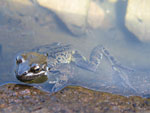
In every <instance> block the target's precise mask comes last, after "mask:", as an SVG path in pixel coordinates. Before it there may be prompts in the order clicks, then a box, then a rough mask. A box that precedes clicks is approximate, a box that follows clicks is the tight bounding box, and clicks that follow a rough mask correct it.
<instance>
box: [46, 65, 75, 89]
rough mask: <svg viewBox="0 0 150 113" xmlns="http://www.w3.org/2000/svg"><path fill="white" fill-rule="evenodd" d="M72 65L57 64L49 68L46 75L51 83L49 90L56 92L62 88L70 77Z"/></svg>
mask: <svg viewBox="0 0 150 113" xmlns="http://www.w3.org/2000/svg"><path fill="white" fill-rule="evenodd" d="M72 71H73V70H72V67H71V66H69V65H67V64H61V65H57V66H56V67H55V69H52V70H50V74H49V77H48V80H49V84H53V87H52V89H50V90H51V92H57V91H59V90H60V89H62V88H64V87H65V86H66V85H67V83H68V80H69V78H71V77H72Z"/></svg>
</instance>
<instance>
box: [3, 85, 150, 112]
mask: <svg viewBox="0 0 150 113" xmlns="http://www.w3.org/2000/svg"><path fill="white" fill-rule="evenodd" d="M149 107H150V99H143V98H141V97H123V96H119V95H113V94H109V93H103V92H97V91H92V90H88V89H85V88H82V87H66V88H64V89H63V90H61V91H59V92H57V93H53V94H49V93H47V92H42V91H40V90H38V89H36V88H33V87H30V86H26V85H16V84H7V85H4V86H0V112H1V113H12V112H13V113H14V112H15V113H41V112H43V113H54V112H57V113H58V112H59V113H60V112H61V113H62V112H65V113H76V112H80V113H104V112H107V113H125V112H127V113H133V112H141V113H144V112H145V113H146V112H148V110H149Z"/></svg>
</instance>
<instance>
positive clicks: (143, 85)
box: [0, 0, 150, 96]
mask: <svg viewBox="0 0 150 113" xmlns="http://www.w3.org/2000/svg"><path fill="white" fill-rule="evenodd" d="M7 2H8V1H5V0H2V1H1V2H0V5H2V7H0V62H1V63H0V76H1V77H0V84H1V85H2V84H6V83H10V82H14V83H21V82H20V81H18V80H17V79H16V77H15V72H14V71H15V58H16V55H17V54H18V53H19V52H22V51H25V50H30V49H33V48H34V47H37V46H41V45H45V44H50V43H53V42H62V43H67V44H71V45H73V47H74V48H75V49H76V50H78V51H79V52H80V53H82V55H83V56H85V57H87V58H89V55H90V53H91V51H92V49H93V48H94V47H95V46H96V45H99V44H101V45H103V46H104V47H105V48H107V49H108V51H109V53H110V54H111V55H112V56H113V57H114V58H115V59H117V61H118V63H119V64H121V65H123V66H125V67H127V68H128V69H129V70H126V69H122V68H121V69H120V68H118V69H119V71H117V72H115V71H113V69H112V66H111V64H110V63H109V62H108V60H107V59H106V58H104V59H103V60H102V62H101V65H100V66H99V67H98V71H97V72H96V73H93V72H89V71H87V70H83V69H81V68H78V67H76V68H75V73H74V74H73V78H71V79H69V83H68V84H67V85H78V86H83V87H86V88H90V89H93V90H98V91H105V92H111V93H118V94H121V95H140V96H143V95H148V94H150V82H149V80H150V76H149V74H150V71H149V67H150V60H148V58H149V57H150V45H149V44H145V43H141V42H140V41H138V40H137V39H136V37H135V36H134V35H132V34H131V33H130V32H129V31H127V29H126V28H125V27H124V24H123V21H124V20H123V18H122V17H123V15H124V14H125V8H126V2H121V3H118V4H117V5H116V6H115V5H113V4H110V3H107V2H106V3H105V2H104V3H103V4H102V7H103V8H104V9H107V10H108V11H110V13H108V14H106V17H107V19H106V22H104V23H106V24H104V25H106V26H103V27H101V28H99V29H97V30H91V29H90V28H89V29H88V28H87V34H86V35H82V36H80V37H76V36H73V35H71V33H69V32H68V30H66V29H65V30H64V29H63V28H64V26H63V25H62V26H61V27H60V25H59V24H58V23H60V22H59V20H55V19H54V18H53V17H54V16H55V15H54V14H53V13H52V12H50V11H48V10H47V9H45V8H42V7H39V6H37V5H36V4H33V5H31V6H28V5H23V4H20V3H16V4H15V5H12V6H10V5H9V3H7ZM101 2H102V1H101ZM3 4H5V6H4V5H3ZM120 5H121V6H122V8H123V10H118V8H119V7H120ZM14 6H19V8H20V9H19V8H18V7H14ZM115 11H116V13H115ZM116 15H122V16H116ZM107 22H108V23H107ZM130 69H131V70H130ZM35 86H37V87H38V86H40V87H42V89H43V90H47V89H49V88H50V87H51V86H49V85H48V84H46V83H45V84H38V85H35Z"/></svg>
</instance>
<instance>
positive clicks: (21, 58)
mask: <svg viewBox="0 0 150 113" xmlns="http://www.w3.org/2000/svg"><path fill="white" fill-rule="evenodd" d="M23 62H25V60H24V58H23V57H22V56H17V58H16V63H17V64H20V63H23Z"/></svg>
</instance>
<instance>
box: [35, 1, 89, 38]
mask: <svg viewBox="0 0 150 113" xmlns="http://www.w3.org/2000/svg"><path fill="white" fill-rule="evenodd" d="M37 1H38V3H39V4H40V5H41V6H43V7H46V8H48V9H50V10H52V11H53V12H55V14H56V15H57V16H58V17H59V18H60V19H61V21H62V22H63V23H64V24H65V25H66V26H67V28H68V29H69V30H70V31H71V32H72V33H74V34H78V35H79V34H83V33H84V31H85V25H86V15H87V12H88V8H89V3H90V0H82V1H81V0H71V1H70V0H61V1H60V0H37Z"/></svg>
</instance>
